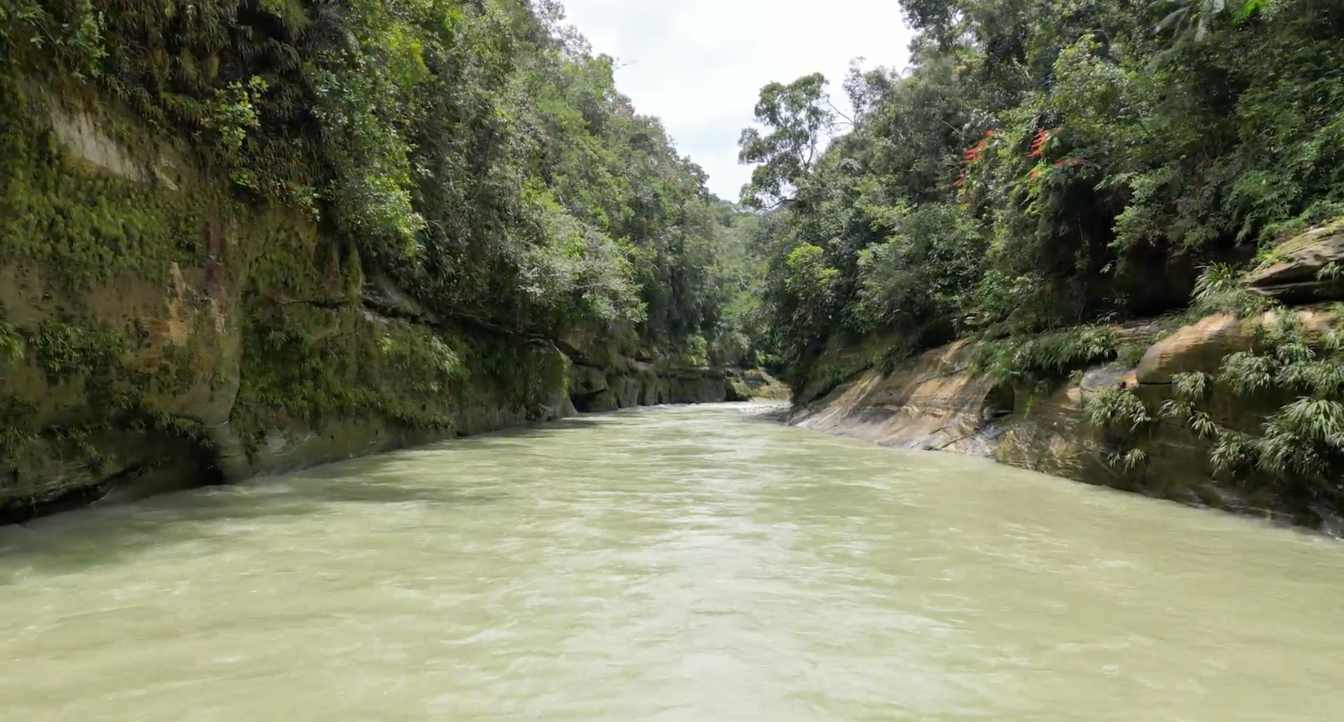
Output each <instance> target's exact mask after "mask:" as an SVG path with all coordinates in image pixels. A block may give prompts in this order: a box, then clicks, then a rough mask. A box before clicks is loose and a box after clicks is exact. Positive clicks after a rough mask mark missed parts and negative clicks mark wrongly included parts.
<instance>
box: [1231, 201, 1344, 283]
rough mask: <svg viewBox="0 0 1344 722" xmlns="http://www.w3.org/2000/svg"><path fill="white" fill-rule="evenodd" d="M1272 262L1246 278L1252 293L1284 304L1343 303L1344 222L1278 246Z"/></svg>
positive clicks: (1312, 231) (1338, 221) (1272, 254)
mask: <svg viewBox="0 0 1344 722" xmlns="http://www.w3.org/2000/svg"><path fill="white" fill-rule="evenodd" d="M1270 259H1271V260H1270V261H1269V262H1268V263H1266V264H1264V265H1262V266H1261V267H1260V268H1257V269H1255V270H1254V271H1251V272H1250V273H1248V274H1247V275H1246V277H1245V279H1244V281H1245V283H1246V285H1248V286H1249V287H1250V288H1251V289H1253V290H1255V291H1257V292H1259V293H1262V294H1264V295H1266V296H1270V297H1272V298H1275V299H1278V300H1280V301H1282V302H1284V303H1305V302H1309V301H1327V300H1339V299H1344V219H1340V220H1337V221H1335V222H1334V223H1331V224H1328V225H1325V226H1321V227H1319V228H1313V229H1312V230H1309V231H1307V232H1306V233H1303V234H1302V235H1300V236H1297V237H1296V238H1293V239H1292V240H1290V241H1287V242H1285V243H1283V244H1281V245H1279V246H1278V247H1276V248H1275V249H1274V250H1273V251H1271V252H1270Z"/></svg>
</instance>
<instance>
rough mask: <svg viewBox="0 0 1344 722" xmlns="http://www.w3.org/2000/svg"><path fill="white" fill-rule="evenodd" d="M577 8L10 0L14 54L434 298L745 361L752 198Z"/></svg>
mask: <svg viewBox="0 0 1344 722" xmlns="http://www.w3.org/2000/svg"><path fill="white" fill-rule="evenodd" d="M562 17H563V15H562V11H561V8H560V7H559V5H558V4H556V3H552V2H544V1H543V2H538V3H529V2H528V1H527V0H352V1H349V2H335V1H331V0H203V1H201V2H177V1H160V0H134V1H131V2H127V1H125V0H4V2H3V3H0V64H3V65H4V68H5V70H4V76H5V77H6V80H7V82H16V81H15V80H14V78H15V76H16V75H17V74H19V73H23V74H28V75H34V74H36V75H46V76H49V77H50V78H57V79H60V81H61V83H62V84H63V85H64V87H74V88H75V90H74V91H73V92H75V93H76V94H77V93H78V92H79V89H81V88H93V89H94V93H95V95H97V96H98V97H100V98H112V99H115V100H116V101H117V102H119V103H122V104H124V105H125V106H127V107H129V108H130V109H132V110H133V111H134V113H136V114H137V115H138V116H139V117H141V118H142V119H143V120H144V121H145V122H146V123H147V124H149V125H150V126H151V127H155V128H160V129H163V130H164V131H167V132H168V133H170V134H177V135H178V136H185V137H188V138H191V139H193V143H192V145H193V147H194V148H195V149H197V150H199V152H200V153H201V154H203V155H204V156H206V157H205V158H204V159H203V161H204V162H206V163H207V164H208V165H209V167H210V168H211V169H213V170H215V171H218V172H219V173H220V174H223V175H226V176H227V177H228V178H231V179H232V183H233V186H234V192H235V195H236V196H238V197H239V198H240V199H243V200H245V201H246V202H251V203H253V204H257V205H278V206H283V207H287V208H294V209H301V210H302V212H304V213H306V214H308V215H309V216H311V217H312V218H314V219H317V220H318V221H320V223H321V228H322V232H323V235H324V237H327V238H330V239H335V242H336V243H339V244H342V245H343V246H344V248H343V249H342V250H341V251H340V253H342V254H347V255H351V256H353V258H354V259H355V261H356V263H354V264H353V265H355V266H358V267H361V268H362V273H363V274H365V275H366V276H368V275H371V274H373V273H382V274H387V275H389V276H390V277H392V278H393V279H395V281H396V283H397V284H398V285H399V286H400V287H401V288H403V289H404V290H406V291H408V292H409V293H411V294H412V295H413V296H414V297H415V298H416V299H417V300H418V301H420V302H421V303H423V304H425V305H426V306H427V307H428V308H430V309H432V310H433V311H435V312H436V313H440V314H446V315H451V316H453V317H457V318H465V319H472V320H474V321H476V322H481V323H487V324H490V325H491V326H494V327H499V328H504V329H508V330H510V331H512V332H516V333H520V334H538V335H549V336H556V335H560V334H563V333H564V332H566V331H568V330H573V329H596V330H597V331H598V333H600V334H602V335H605V336H608V337H611V338H614V339H616V340H617V342H619V343H620V344H621V345H623V346H624V347H625V350H627V351H630V350H631V349H634V348H637V347H638V348H642V349H644V351H645V352H646V353H652V354H654V355H657V356H659V357H667V358H672V357H675V358H680V359H683V360H685V361H689V362H692V363H697V364H705V363H710V362H715V363H736V362H739V361H745V360H747V356H748V355H750V354H751V353H752V349H751V343H750V341H749V339H748V338H747V335H746V334H745V333H744V330H745V329H744V326H743V324H744V323H745V321H744V320H743V319H745V318H746V315H745V312H744V311H743V310H742V309H749V308H750V307H751V304H750V303H749V302H747V301H744V300H743V299H744V298H745V296H744V295H743V294H745V293H746V291H747V287H746V286H747V273H746V263H747V261H746V255H745V253H744V251H743V249H742V244H741V242H740V241H739V239H738V236H737V235H736V233H735V232H734V231H733V228H732V226H733V223H734V216H735V215H737V212H736V211H735V209H734V208H733V207H732V206H731V205H730V204H728V203H725V202H723V201H720V200H719V199H717V198H714V197H713V196H711V195H710V194H709V193H708V192H707V191H706V189H705V186H704V180H705V176H704V174H703V172H702V171H701V170H700V169H699V168H698V167H697V166H695V165H694V164H693V163H692V162H691V161H690V160H689V159H686V158H683V157H681V156H680V155H679V154H678V153H677V151H676V149H675V148H674V147H673V145H672V142H671V141H670V139H669V138H668V136H667V134H666V133H665V132H664V130H663V128H662V127H661V125H660V124H659V122H658V121H657V120H656V119H654V118H650V117H646V116H641V115H639V114H638V113H636V112H635V110H634V108H633V107H632V105H631V103H630V101H629V100H628V99H627V98H625V97H624V96H622V95H621V94H620V93H619V92H618V91H617V90H616V88H615V86H614V84H613V79H612V69H613V66H612V60H611V59H610V58H608V57H605V56H600V55H595V54H593V53H592V52H591V50H590V49H589V47H588V46H587V44H586V42H585V41H584V40H583V39H582V37H580V36H579V35H578V34H577V33H576V32H575V31H573V30H572V29H569V28H567V27H566V26H564V25H563V24H562V22H561V20H562ZM16 70H17V71H18V73H16V72H15V71H16ZM10 210H16V209H10ZM16 213H17V211H16ZM9 230H12V231H14V234H15V235H16V238H17V236H18V235H22V234H23V233H24V231H23V230H22V229H9ZM11 240H13V239H11ZM19 242H20V241H18V240H15V243H19Z"/></svg>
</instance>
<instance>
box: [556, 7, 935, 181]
mask: <svg viewBox="0 0 1344 722" xmlns="http://www.w3.org/2000/svg"><path fill="white" fill-rule="evenodd" d="M565 6H566V9H567V11H568V18H569V22H571V23H573V24H574V25H576V26H577V27H578V28H579V30H580V31H581V32H582V33H583V34H584V35H586V36H587V37H588V39H589V41H591V42H592V44H593V49H594V50H595V51H596V52H599V53H606V54H608V55H611V56H613V57H615V58H616V59H617V60H618V69H617V71H616V83H617V86H618V87H619V88H620V90H621V92H623V93H625V94H626V95H628V96H630V98H631V99H632V100H633V101H634V103H635V107H636V108H637V109H638V110H639V112H641V113H644V114H648V115H656V116H658V117H660V118H662V120H663V124H664V125H665V126H666V127H667V130H668V132H669V133H670V134H671V135H672V137H673V139H674V140H675V141H676V143H677V148H678V150H680V151H681V153H683V154H685V155H689V156H691V158H692V159H694V160H695V162H697V163H699V164H700V165H701V166H702V167H703V168H704V169H705V171H706V172H707V173H708V174H709V187H710V190H712V191H714V192H715V193H716V194H718V195H719V196H720V197H722V198H725V199H728V200H737V196H738V190H739V189H740V188H741V186H742V184H743V183H745V182H746V180H747V179H748V177H750V175H751V170H750V169H749V168H747V167H745V166H739V165H738V163H737V137H738V134H739V133H740V132H741V130H742V128H744V127H746V126H748V125H750V124H751V121H752V108H753V107H754V106H755V105H756V98H757V94H758V93H759V91H760V89H761V86H763V85H765V84H766V83H769V82H771V81H774V80H778V81H784V82H787V81H791V80H793V79H795V78H797V77H799V76H801V75H806V74H807V73H814V72H818V71H820V72H822V73H825V75H826V77H827V78H828V79H830V81H831V85H832V91H833V94H834V95H835V97H836V99H837V102H838V100H839V98H840V97H842V96H843V95H844V93H843V91H842V89H841V87H840V83H841V81H842V80H843V79H844V75H845V72H846V70H847V69H848V67H849V62H850V60H851V59H853V58H856V57H862V58H865V66H869V67H871V66H874V65H885V66H891V67H895V68H903V67H904V66H905V65H906V63H907V57H908V53H907V46H908V45H909V43H910V37H911V33H910V30H909V29H908V28H906V27H905V26H904V24H903V23H902V21H901V10H900V6H899V4H898V3H897V2H896V0H829V1H828V2H824V3H818V2H816V0H680V1H677V0H565Z"/></svg>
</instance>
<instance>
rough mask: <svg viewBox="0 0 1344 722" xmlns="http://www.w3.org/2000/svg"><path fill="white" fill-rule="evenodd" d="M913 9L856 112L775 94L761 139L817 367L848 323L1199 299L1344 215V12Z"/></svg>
mask: <svg viewBox="0 0 1344 722" xmlns="http://www.w3.org/2000/svg"><path fill="white" fill-rule="evenodd" d="M902 5H903V6H904V9H905V11H906V15H907V18H908V20H909V22H910V24H911V25H912V26H913V27H914V28H916V29H917V30H918V36H917V39H916V40H915V41H914V43H913V46H912V66H911V67H910V68H909V69H908V70H907V71H903V72H896V71H892V70H888V69H875V70H863V69H862V68H860V67H857V66H856V67H855V68H854V69H852V70H851V73H850V75H849V76H848V77H847V78H845V79H844V82H843V91H844V93H846V94H847V95H848V97H849V100H850V101H851V103H852V106H853V109H854V110H853V114H852V116H851V115H846V114H842V113H841V112H839V111H837V110H836V107H837V106H836V104H834V103H833V102H832V101H831V99H830V97H829V96H828V83H827V80H826V79H825V78H824V77H822V76H820V75H812V76H807V77H803V78H800V79H798V80H796V81H793V82H791V83H787V84H785V83H775V84H771V85H769V86H767V87H766V88H764V89H763V90H762V92H761V96H760V101H759V104H758V105H757V107H756V116H757V120H758V122H759V126H760V127H759V128H753V129H748V130H746V131H744V132H743V135H742V139H741V144H740V148H741V159H742V160H743V161H744V162H750V163H759V164H760V165H758V167H757V168H756V169H755V173H754V175H753V178H752V182H751V183H750V185H748V186H747V187H746V188H745V189H744V191H743V201H744V202H745V203H746V204H749V205H751V206H754V207H756V208H759V209H764V210H765V211H766V212H765V214H764V220H763V222H762V227H761V230H760V233H759V238H760V241H761V244H762V245H763V246H764V247H765V249H766V250H765V255H766V257H767V258H768V262H769V274H768V278H769V283H768V286H767V289H766V300H767V306H768V309H769V314H768V315H769V316H770V317H771V318H772V319H773V325H772V326H771V337H772V341H773V343H774V344H775V347H776V348H777V349H778V350H779V351H780V353H781V354H782V356H783V357H784V358H785V359H786V360H788V361H789V362H791V363H794V364H795V365H798V366H799V367H800V368H801V369H802V371H803V372H805V370H806V366H807V364H808V363H809V361H810V360H811V359H812V358H813V357H814V356H815V355H816V354H817V352H818V351H819V349H820V348H821V346H822V345H823V344H824V343H825V341H826V340H827V339H828V338H834V337H836V336H840V337H846V336H848V337H855V336H861V335H863V334H865V333H869V332H872V331H876V330H882V331H887V332H892V334H893V335H894V336H896V337H898V338H901V339H904V340H905V343H906V344H907V349H906V350H907V351H909V350H917V349H921V348H927V347H930V346H934V345H937V344H939V343H942V342H945V341H948V340H950V339H953V338H958V337H965V336H970V335H980V334H983V335H989V336H1002V335H1004V334H1022V333H1035V332H1041V331H1045V330H1048V329H1052V328H1057V327H1063V326H1071V325H1077V324H1083V323H1090V322H1096V321H1105V320H1113V319H1123V318H1130V317H1136V316H1146V315H1153V314H1157V313H1159V312H1163V311H1166V310H1169V309H1172V308H1177V307H1182V306H1184V305H1186V304H1187V303H1188V302H1189V299H1190V294H1191V291H1192V290H1193V288H1194V284H1195V281H1196V279H1197V277H1198V275H1199V273H1200V272H1201V269H1203V268H1204V267H1207V266H1209V265H1210V264H1214V263H1218V262H1223V263H1230V264H1238V263H1243V262H1246V261H1247V260H1249V259H1251V258H1253V257H1254V256H1255V255H1256V253H1257V252H1258V251H1259V250H1261V249H1263V248H1264V247H1266V246H1267V245H1268V244H1270V243H1272V242H1273V241H1274V240H1275V239H1279V238H1282V237H1283V236H1285V235H1287V234H1290V233H1291V232H1293V231H1295V230H1300V229H1303V228H1305V227H1307V226H1308V225H1310V224H1311V223H1314V222H1319V221H1323V220H1327V219H1331V218H1333V217H1336V216H1339V215H1341V214H1344V7H1341V6H1340V5H1339V4H1338V3H1336V2H1333V1H1330V0H1226V2H1225V1H1224V0H1120V1H1115V0H1106V1H1100V0H902ZM832 133H834V134H836V135H837V137H835V139H834V142H832V143H830V145H829V146H828V147H825V148H824V150H823V146H825V140H826V138H827V136H828V135H829V134H832ZM1082 346H1083V347H1084V348H1082V349H1080V350H1079V353H1083V354H1085V353H1086V348H1085V347H1086V346H1087V344H1082Z"/></svg>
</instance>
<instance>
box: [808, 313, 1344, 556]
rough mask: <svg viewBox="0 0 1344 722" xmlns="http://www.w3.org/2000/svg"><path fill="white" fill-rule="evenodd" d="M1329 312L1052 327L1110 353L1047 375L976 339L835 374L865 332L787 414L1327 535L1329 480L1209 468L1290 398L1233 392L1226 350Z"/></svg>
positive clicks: (1253, 350) (1318, 335) (856, 434)
mask: <svg viewBox="0 0 1344 722" xmlns="http://www.w3.org/2000/svg"><path fill="white" fill-rule="evenodd" d="M1338 321H1339V315H1338V311H1337V310H1336V309H1335V308H1334V307H1333V306H1327V305H1320V304H1318V305H1307V306H1301V307H1297V308H1293V309H1287V310H1280V311H1276V312H1266V313H1263V314H1257V315H1253V316H1250V317H1246V318H1239V317H1237V316H1235V315H1233V314H1229V313H1221V314H1213V315H1209V316H1206V317H1204V318H1200V319H1198V320H1195V321H1193V322H1185V321H1184V320H1183V319H1182V318H1178V317H1172V318H1166V319H1158V320H1153V321H1144V322H1134V323H1129V324H1123V325H1113V326H1109V327H1103V328H1097V327H1088V328H1084V329H1070V330H1065V331H1063V332H1060V333H1058V334H1055V336H1054V337H1055V338H1061V337H1068V336H1070V335H1075V336H1076V335H1079V334H1094V335H1097V336H1098V337H1099V338H1105V339H1107V340H1106V342H1105V343H1106V344H1109V347H1108V348H1110V349H1111V350H1107V351H1106V352H1104V353H1102V354H1101V356H1102V357H1103V358H1102V360H1099V361H1095V362H1083V363H1080V364H1079V365H1078V367H1077V368H1074V369H1071V370H1067V371H1066V372H1065V373H1062V374H1060V377H1058V378H1053V379H1049V378H1040V377H1030V376H1025V375H1020V374H1019V375H1008V376H1005V375H1004V374H1002V373H1001V371H1002V369H997V370H996V369H994V368H993V367H992V364H987V363H986V361H985V359H986V358H987V357H988V356H992V355H993V353H994V351H995V349H993V348H990V347H992V346H993V342H985V341H979V342H977V341H961V342H957V343H954V344H950V345H947V346H943V347H940V348H936V349H933V350H930V351H927V352H925V353H922V354H920V355H918V356H916V357H914V358H908V359H904V360H901V361H899V362H896V363H894V364H891V365H889V366H888V367H887V368H885V369H884V368H882V367H880V366H869V367H867V368H861V369H860V370H857V371H854V372H853V373H845V371H843V369H844V368H845V367H844V362H845V354H848V355H849V357H850V358H849V362H850V363H854V362H855V359H856V358H857V359H862V358H864V357H865V356H864V354H871V353H872V352H873V350H874V349H880V348H882V347H883V345H884V344H883V340H882V339H868V340H867V341H866V342H865V343H864V344H862V345H859V346H857V347H855V348H850V349H847V350H842V351H832V352H831V353H829V354H828V355H827V356H826V357H824V358H823V360H822V363H821V364H819V366H820V367H827V366H826V365H827V364H830V366H829V367H828V368H829V370H828V371H827V373H828V374H830V377H831V378H832V379H834V378H836V377H843V380H839V381H836V382H833V383H831V384H824V383H820V382H814V383H812V384H811V385H809V386H806V387H804V388H803V393H802V394H801V395H800V396H801V398H799V399H796V402H797V403H796V404H795V406H794V408H793V409H792V411H791V412H790V414H789V417H788V420H787V421H788V423H790V424H792V425H795V426H801V427H805V428H810V429H814V430H817V431H823V432H828V433H832V434H838V435H843V436H849V437H853V438H859V439H864V440H868V441H872V442H874V443H877V444H880V445H884V446H893V447H902V448H912V449H928V450H937V451H946V452H952V453H958V454H966V455H971V456H981V457H989V458H992V459H995V460H997V461H998V462H1000V463H1004V464H1008V465H1011V466H1016V467H1020V468H1024V469H1030V470H1034V471H1039V472H1043V473H1046V474H1050V475H1053V476H1058V477H1063V478H1067V479H1073V480H1076V481H1081V482H1085V483H1088V484H1096V485H1103V486H1109V487H1113V488H1117V489H1123V490H1127V491H1132V492H1137V493H1140V494H1144V495H1148V496H1154V497H1160V498H1165V499H1171V500H1174V501H1178V502H1181V503H1185V504H1189V505H1193V506H1202V507H1212V508H1216V509H1222V510H1226V511H1230V512H1235V513H1238V514H1245V515H1251V516H1256V517H1261V518H1266V519H1271V520H1274V521H1276V522H1281V523H1288V524H1293V525H1298V526H1303V527H1307V528H1311V529H1317V530H1320V531H1323V532H1326V533H1328V534H1331V535H1336V536H1338V535H1340V534H1341V533H1344V517H1342V516H1341V510H1340V508H1339V507H1338V503H1337V499H1336V498H1335V497H1333V496H1332V495H1331V493H1330V491H1331V490H1330V489H1329V488H1325V489H1321V488H1318V487H1316V486H1314V485H1312V484H1309V483H1307V481H1306V480H1303V479H1297V480H1294V479H1287V480H1285V479H1284V478H1283V477H1282V476H1278V475H1275V474H1273V473H1271V472H1270V471H1269V470H1268V469H1266V468H1265V466H1264V465H1263V464H1261V465H1256V464H1254V463H1245V464H1243V465H1242V466H1241V467H1239V468H1231V469H1229V468H1226V467H1225V466H1220V464H1219V462H1220V458H1219V455H1220V454H1222V453H1225V449H1226V446H1227V444H1228V441H1227V439H1229V438H1233V439H1248V440H1249V441H1247V442H1246V443H1247V444H1248V445H1251V446H1252V448H1254V446H1253V445H1254V444H1256V443H1257V440H1258V438H1259V437H1256V436H1255V435H1256V434H1265V433H1272V431H1273V428H1274V425H1273V424H1272V423H1271V420H1273V419H1274V418H1275V417H1276V414H1279V413H1281V411H1282V409H1283V408H1285V406H1286V405H1287V404H1289V403H1290V402H1291V401H1292V399H1293V398H1295V397H1294V396H1293V395H1292V393H1291V389H1280V390H1277V391H1276V390H1274V389H1269V388H1265V389H1262V390H1260V391H1258V392H1256V393H1251V394H1246V393H1238V392H1237V390H1234V389H1233V388H1231V387H1230V386H1235V385H1236V383H1237V381H1236V379H1235V378H1229V373H1228V371H1227V368H1228V366H1229V365H1230V364H1229V363H1228V360H1229V359H1232V360H1233V362H1234V363H1235V362H1237V361H1239V360H1240V359H1245V358H1251V359H1255V358H1261V356H1257V353H1259V354H1266V353H1268V354H1273V353H1275V352H1276V347H1275V346H1274V345H1273V344H1270V343H1268V342H1267V340H1266V339H1267V337H1269V336H1273V334H1275V333H1282V332H1284V329H1285V327H1290V328H1291V329H1293V332H1294V333H1295V334H1298V335H1299V336H1300V337H1301V338H1305V339H1307V341H1306V342H1304V345H1306V346H1312V345H1315V344H1317V343H1319V342H1321V339H1322V338H1324V337H1325V336H1326V335H1327V334H1328V333H1329V332H1330V329H1332V328H1334V327H1336V326H1337V325H1338ZM1116 349H1118V350H1116ZM1238 354H1240V356H1238ZM1313 358H1314V357H1313ZM859 362H860V363H861V361H859ZM837 369H840V370H837ZM996 371H999V372H1000V373H996ZM1280 372H1282V369H1280ZM1266 373H1270V372H1266ZM1195 383H1197V385H1198V386H1199V389H1198V391H1197V393H1193V394H1192V392H1191V391H1190V390H1189V388H1188V387H1189V386H1191V385H1192V384H1195ZM809 394H810V396H809ZM1308 442H1309V440H1307V441H1304V444H1305V443H1308ZM1260 443H1263V442H1260ZM1294 481H1296V482H1297V483H1292V482H1294ZM1327 483H1329V482H1328V481H1327Z"/></svg>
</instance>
